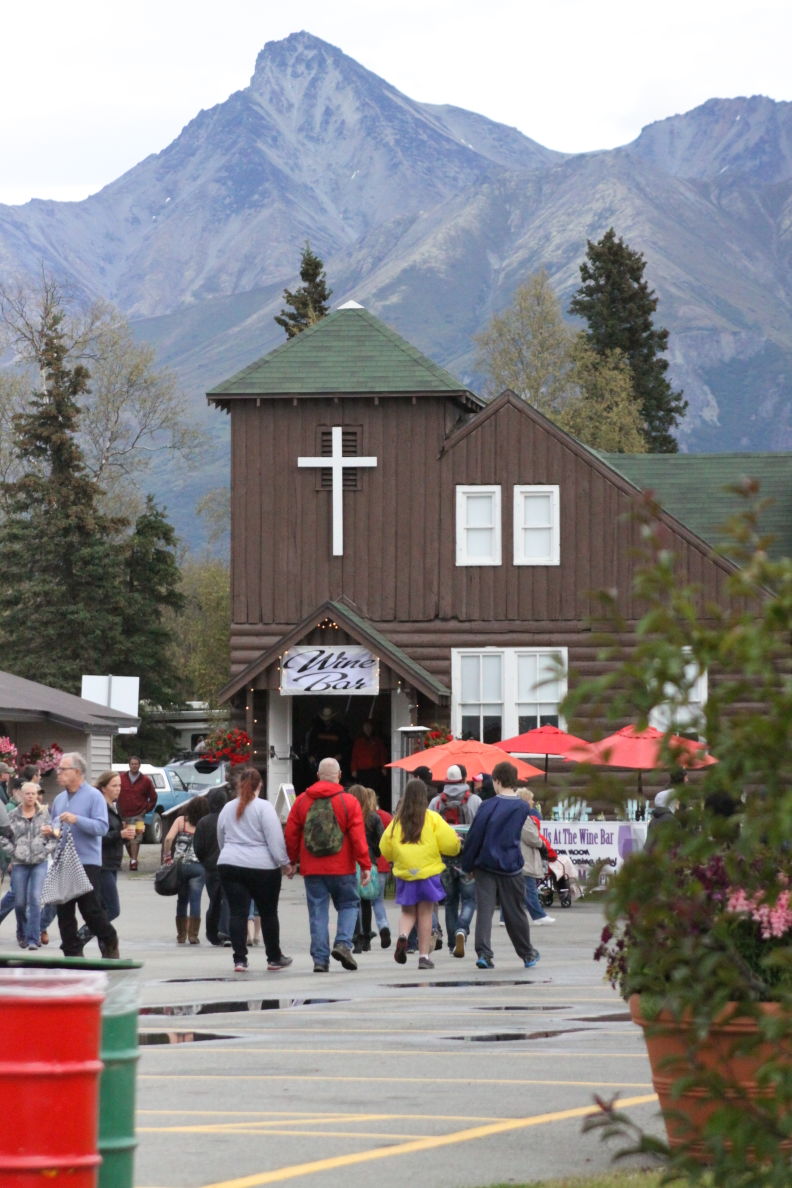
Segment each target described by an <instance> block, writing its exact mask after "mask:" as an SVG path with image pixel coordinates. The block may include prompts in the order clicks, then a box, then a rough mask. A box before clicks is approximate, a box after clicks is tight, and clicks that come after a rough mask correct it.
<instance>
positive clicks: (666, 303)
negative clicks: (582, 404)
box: [0, 33, 792, 521]
mask: <svg viewBox="0 0 792 1188" xmlns="http://www.w3.org/2000/svg"><path fill="white" fill-rule="evenodd" d="M611 225H613V226H614V227H615V228H616V230H617V232H618V233H619V234H620V235H622V236H623V237H624V238H625V239H626V240H627V241H628V242H629V243H630V245H631V246H632V247H635V248H638V249H639V250H641V251H642V252H643V253H644V255H645V256H646V258H647V261H648V266H647V274H648V277H649V280H650V282H651V284H652V285H653V286H654V287H655V288H656V290H657V292H658V295H659V297H660V310H659V320H660V322H661V323H662V324H664V325H666V326H667V327H668V328H669V329H670V330H671V360H672V368H673V378H674V380H675V382H676V383H677V384H679V385H681V386H682V387H683V388H684V389H685V393H686V395H687V398H688V400H689V402H690V411H689V414H688V417H687V419H686V422H685V425H684V426H683V429H682V432H681V435H680V441H681V445H682V448H683V449H693V450H705V451H716V450H734V449H754V450H757V449H759V450H761V449H783V448H785V449H789V448H792V410H791V409H790V396H791V395H792V313H790V309H791V308H792V301H790V298H792V270H791V269H790V263H791V262H792V261H791V258H790V257H791V253H792V104H791V103H776V102H773V101H772V100H769V99H764V98H761V97H754V98H750V99H713V100H711V101H709V102H708V103H706V104H704V105H703V106H702V107H700V108H697V109H696V110H694V111H692V112H688V113H686V114H684V115H677V116H672V117H670V118H669V119H667V120H662V121H660V122H658V123H656V124H653V125H651V126H650V127H648V128H645V129H644V130H643V131H642V133H641V135H640V136H639V137H638V138H637V139H636V140H635V141H634V142H633V143H632V144H630V145H627V146H625V147H623V148H619V149H615V150H612V151H609V152H600V153H587V154H579V155H571V156H570V155H565V154H561V153H556V152H552V151H551V150H550V149H547V148H543V147H542V146H541V145H539V144H536V143H535V142H534V141H532V140H530V139H528V138H527V137H526V136H524V135H522V133H520V132H518V131H517V130H516V129H513V128H507V127H505V126H503V125H500V124H497V123H494V122H493V121H491V120H487V119H485V118H484V117H482V116H479V115H476V114H474V113H472V112H467V111H463V110H461V109H459V108H454V107H445V106H437V105H429V104H421V103H417V102H415V101H414V100H412V99H409V98H408V97H407V96H405V95H402V94H401V93H400V92H398V91H397V90H395V88H393V87H392V86H390V85H389V84H388V83H387V82H385V81H384V80H382V79H380V78H378V77H377V76H376V75H374V74H372V73H371V72H370V71H367V70H366V69H364V68H363V67H362V66H360V65H359V64H358V63H356V62H354V61H353V60H352V59H350V58H348V57H347V56H346V55H344V54H343V53H342V52H341V51H340V50H338V49H336V48H334V47H333V46H330V45H328V44H327V43H325V42H323V41H320V40H319V39H317V38H315V37H312V36H311V35H309V34H307V33H298V34H293V35H292V36H291V37H288V38H286V39H285V40H284V41H281V42H272V43H268V44H267V45H266V46H265V47H264V49H263V50H262V52H261V53H260V54H259V56H258V59H257V62H256V67H255V72H254V74H253V77H252V79H251V82H250V85H249V86H248V87H247V88H246V89H244V90H241V91H238V92H236V93H235V94H233V95H231V96H230V98H229V99H227V100H226V102H224V103H222V104H219V105H218V106H216V107H214V108H212V109H211V110H209V111H202V112H200V113H199V114H198V115H197V116H196V117H195V119H194V120H192V121H191V122H190V123H189V124H188V125H187V126H186V127H185V128H184V130H183V131H182V133H181V134H180V135H179V137H177V139H176V140H175V141H174V142H173V143H172V144H171V145H169V146H168V147H167V148H166V149H164V150H163V151H162V152H161V153H158V154H156V155H152V156H150V157H148V158H146V159H145V160H144V161H142V162H141V163H140V164H139V165H137V166H136V167H135V168H134V169H131V170H130V171H129V172H128V173H126V174H125V175H124V176H122V177H120V178H119V179H118V180H117V181H115V182H113V183H112V184H110V185H108V186H106V187H105V188H104V189H103V190H101V191H100V192H99V193H98V194H95V195H93V196H92V197H90V198H88V199H86V200H85V201H84V202H79V203H56V202H41V201H33V202H29V203H27V204H26V205H25V206H22V207H8V206H5V207H2V206H0V270H1V271H2V275H4V276H5V277H12V276H15V275H18V274H32V275H35V274H37V273H38V272H39V270H40V268H41V267H42V265H43V266H44V267H45V268H46V269H48V270H50V271H51V272H53V273H54V274H55V275H57V276H62V277H65V278H68V279H69V282H70V283H71V285H72V286H75V285H76V286H77V287H78V288H80V289H82V290H83V291H84V292H85V293H86V294H87V295H91V296H99V295H101V296H104V297H107V298H109V299H111V300H112V301H115V302H116V303H117V304H118V305H119V306H121V308H122V309H124V310H125V311H126V312H127V313H128V314H130V315H131V316H132V317H133V318H134V319H136V324H137V327H138V330H139V333H140V334H141V336H144V337H146V338H149V339H150V340H151V341H153V342H155V343H156V344H157V346H158V347H159V349H160V352H161V355H162V358H163V360H164V361H165V362H167V363H169V364H170V365H172V366H174V367H175V368H176V370H177V371H178V372H179V374H180V375H181V377H182V380H183V382H184V384H185V388H186V390H187V391H188V393H189V394H190V399H191V400H192V402H193V407H194V411H195V416H196V419H198V420H200V421H201V422H203V423H205V424H207V425H208V426H211V427H212V440H213V443H214V444H213V446H212V447H211V448H210V449H209V451H208V453H207V457H206V461H205V465H204V466H202V467H201V471H200V475H195V474H192V473H190V472H185V473H182V474H181V475H179V474H178V473H175V474H174V475H173V481H174V482H175V483H176V484H177V485H178V487H179V490H178V493H174V491H173V490H171V489H169V490H168V491H161V492H160V494H163V495H165V497H166V498H167V500H168V503H169V504H170V505H171V506H173V504H174V502H175V504H176V505H177V506H178V507H183V508H186V509H187V514H188V515H189V511H190V510H191V508H189V507H188V504H189V503H190V501H191V500H192V499H193V497H194V495H195V494H196V493H199V492H200V491H201V490H203V489H206V488H207V487H209V486H212V485H216V484H218V483H220V482H223V481H225V477H226V475H225V469H226V454H225V449H224V444H223V443H224V430H225V423H224V419H223V418H221V417H220V415H219V414H218V413H216V412H211V411H209V410H207V409H206V407H205V403H204V401H203V393H204V392H205V391H206V390H207V388H209V387H211V386H212V385H213V384H214V383H216V382H218V381H219V380H221V379H222V378H224V376H226V375H229V374H231V373H232V372H234V371H236V370H238V369H239V368H240V367H242V366H243V365H244V364H246V363H247V362H249V361H251V360H252V359H254V358H255V357H257V356H258V355H260V354H262V353H263V352H264V351H266V350H268V349H269V348H271V347H272V346H274V345H276V344H277V343H278V342H279V341H281V331H280V330H279V329H278V327H276V326H275V324H274V323H273V321H272V318H273V315H274V314H275V313H276V312H278V310H279V308H280V305H281V293H282V290H283V288H284V286H285V285H286V284H290V285H291V284H292V283H293V281H294V270H295V265H296V263H297V261H298V259H299V253H300V249H301V247H302V245H303V243H304V242H305V240H306V239H310V241H311V245H312V247H313V248H314V250H316V251H317V252H318V253H319V254H320V255H321V256H322V258H323V259H324V261H325V265H326V269H327V273H328V278H329V280H330V283H331V285H332V287H333V289H334V296H333V301H334V303H335V302H338V303H340V302H342V301H344V300H347V299H349V298H354V299H355V300H357V301H359V302H361V303H362V304H364V305H366V306H367V307H368V308H370V309H371V310H372V311H373V312H374V313H376V314H378V315H379V316H381V317H383V318H384V319H385V320H386V321H388V322H390V323H391V324H392V325H393V326H394V327H395V328H396V329H397V330H399V331H400V332H401V333H402V334H404V335H406V336H407V337H408V338H409V339H411V340H412V341H414V342H415V343H416V345H417V346H419V347H420V348H421V349H422V350H424V351H426V352H427V354H429V355H430V356H432V357H433V358H435V359H436V360H437V361H438V362H439V363H442V364H443V365H444V366H446V367H448V368H449V369H450V370H451V371H453V372H455V373H456V374H458V375H459V376H460V377H461V378H462V379H464V380H465V381H467V382H468V383H470V384H471V385H472V386H474V387H475V386H476V385H477V382H478V378H477V376H476V372H475V349H474V347H473V344H472V336H473V335H474V334H475V333H476V332H477V331H478V330H480V329H481V328H482V326H483V325H484V324H485V323H486V321H487V320H488V318H489V317H490V316H491V314H492V312H493V311H495V310H497V309H499V308H501V307H502V306H503V305H505V304H506V303H508V301H509V300H510V297H511V294H512V292H513V290H514V288H515V286H516V285H518V284H519V283H521V281H523V280H524V279H525V278H526V277H527V276H528V274H529V273H531V272H533V271H535V270H536V269H537V268H540V267H545V268H547V269H548V271H549V273H550V276H551V279H552V281H553V284H554V286H555V288H556V290H557V292H558V294H559V296H560V297H561V299H562V301H564V303H566V301H567V300H568V298H569V296H570V295H571V293H572V292H573V290H574V289H575V287H576V285H577V283H578V279H579V277H578V265H579V263H580V260H581V259H582V257H583V254H584V252H585V245H586V240H587V239H596V238H598V237H599V236H600V235H601V234H602V233H603V232H604V231H605V230H607V228H608V227H609V226H611ZM175 518H176V520H177V521H179V520H180V519H181V518H182V517H181V515H180V514H179V512H178V511H177V514H176V516H175Z"/></svg>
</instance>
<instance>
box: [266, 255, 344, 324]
mask: <svg viewBox="0 0 792 1188" xmlns="http://www.w3.org/2000/svg"><path fill="white" fill-rule="evenodd" d="M300 280H301V281H302V285H301V286H300V288H299V289H295V290H294V292H292V291H291V289H284V290H283V297H284V300H285V301H286V302H287V304H288V305H290V306H291V307H292V308H291V309H282V310H281V312H280V315H279V316H278V317H276V318H275V321H276V322H277V323H278V325H279V326H281V327H282V329H284V330H285V331H286V337H287V338H294V337H295V335H297V334H300V333H301V332H302V331H303V330H307V328H308V327H309V326H313V325H314V323H315V322H318V321H319V320H320V319H321V318H323V317H324V316H325V315H326V314H327V313H328V312H329V310H330V306H329V305H328V302H329V300H330V298H331V296H332V294H333V290H332V289H328V287H327V278H326V276H325V271H324V264H323V263H322V261H321V260H320V259H319V257H318V256H316V255H314V253H313V252H312V251H311V245H310V244H309V243H306V245H305V247H304V248H303V250H302V256H301V257H300Z"/></svg>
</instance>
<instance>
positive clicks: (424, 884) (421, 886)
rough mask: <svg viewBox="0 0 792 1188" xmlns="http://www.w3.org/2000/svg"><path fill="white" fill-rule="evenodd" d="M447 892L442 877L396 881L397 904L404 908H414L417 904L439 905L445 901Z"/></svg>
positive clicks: (433, 876) (398, 879)
mask: <svg viewBox="0 0 792 1188" xmlns="http://www.w3.org/2000/svg"><path fill="white" fill-rule="evenodd" d="M445 897H446V892H445V887H444V886H443V882H442V879H441V878H440V875H432V877H431V878H430V879H400V878H398V877H397V879H396V902H397V903H399V904H401V905H402V907H414V906H415V904H416V903H426V902H427V901H430V902H432V903H438V902H439V901H440V900H441V899H445Z"/></svg>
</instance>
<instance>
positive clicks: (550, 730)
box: [497, 726, 588, 783]
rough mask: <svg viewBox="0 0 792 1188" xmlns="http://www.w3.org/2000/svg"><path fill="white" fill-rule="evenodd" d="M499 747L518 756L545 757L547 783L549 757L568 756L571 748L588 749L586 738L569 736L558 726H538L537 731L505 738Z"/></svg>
mask: <svg viewBox="0 0 792 1188" xmlns="http://www.w3.org/2000/svg"><path fill="white" fill-rule="evenodd" d="M497 746H499V747H502V748H503V750H504V751H509V752H510V753H512V754H517V755H544V757H545V767H544V773H545V783H547V766H548V756H550V755H558V756H560V757H561V758H564V757H565V756H566V753H567V751H568V750H569V748H570V747H587V746H588V743H587V742H586V740H585V739H584V738H578V736H577V735H576V734H567V733H566V731H565V730H559V728H558V727H557V726H537V727H536V729H535V730H526V732H525V734H515V736H514V738H505V739H503V741H502V742H499V743H498V744H497Z"/></svg>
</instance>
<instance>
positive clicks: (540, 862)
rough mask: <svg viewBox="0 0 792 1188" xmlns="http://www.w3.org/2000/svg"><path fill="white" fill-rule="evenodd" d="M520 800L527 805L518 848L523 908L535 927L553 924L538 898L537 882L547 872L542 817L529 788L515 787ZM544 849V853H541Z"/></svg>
mask: <svg viewBox="0 0 792 1188" xmlns="http://www.w3.org/2000/svg"><path fill="white" fill-rule="evenodd" d="M517 795H518V796H519V797H520V800H524V801H525V803H526V804H527V805H528V809H529V815H528V816H527V817H526V819H525V824H524V825H523V828H522V833H521V834H520V848H521V850H522V855H523V879H524V880H525V910H526V911H527V912H528V915H529V916H530V917H531V923H532V924H536V925H537V927H539V926H541V925H547V924H555V922H556V919H555V916H550V915H548V913H547V912H546V911H545V910H544V908H543V907H542V903H541V900H540V899H539V884H540V883H541V881H542V879H543V878H544V877H545V875H546V873H547V861H546V859H547V847H546V846H545V843H544V840H543V838H542V835H541V833H540V831H539V826H540V825H541V823H542V819H541V817H540V816H539V812H538V810H537V808H536V806H535V804H534V794H533V792H532V791H531V789H530V788H523V787H520V788H518V789H517ZM543 849H544V853H542V851H543Z"/></svg>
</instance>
